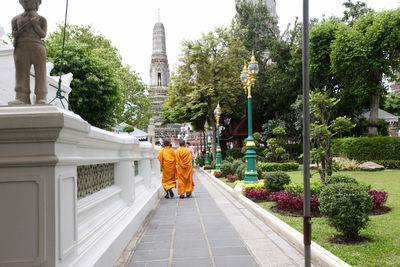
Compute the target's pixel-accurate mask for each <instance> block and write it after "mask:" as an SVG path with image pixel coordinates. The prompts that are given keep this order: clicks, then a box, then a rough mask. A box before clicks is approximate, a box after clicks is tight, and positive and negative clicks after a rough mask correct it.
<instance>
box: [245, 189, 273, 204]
mask: <svg viewBox="0 0 400 267" xmlns="http://www.w3.org/2000/svg"><path fill="white" fill-rule="evenodd" d="M246 197H247V198H249V199H251V200H253V201H254V202H263V201H268V192H267V190H265V189H246Z"/></svg>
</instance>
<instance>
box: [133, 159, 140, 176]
mask: <svg viewBox="0 0 400 267" xmlns="http://www.w3.org/2000/svg"><path fill="white" fill-rule="evenodd" d="M134 165H135V176H138V175H139V161H137V160H135V162H134Z"/></svg>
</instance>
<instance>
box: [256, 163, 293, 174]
mask: <svg viewBox="0 0 400 267" xmlns="http://www.w3.org/2000/svg"><path fill="white" fill-rule="evenodd" d="M257 166H259V167H260V168H261V170H262V171H263V172H275V171H297V170H298V169H299V164H298V163H297V162H284V163H277V162H260V163H258V164H257Z"/></svg>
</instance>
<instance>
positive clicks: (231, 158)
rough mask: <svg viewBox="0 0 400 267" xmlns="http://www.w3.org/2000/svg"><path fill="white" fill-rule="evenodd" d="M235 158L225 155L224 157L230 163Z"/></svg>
mask: <svg viewBox="0 0 400 267" xmlns="http://www.w3.org/2000/svg"><path fill="white" fill-rule="evenodd" d="M234 160H235V159H234V158H233V157H232V156H229V157H226V159H224V161H228V162H230V163H232V162H233V161H234Z"/></svg>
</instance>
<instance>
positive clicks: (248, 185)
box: [235, 180, 264, 195]
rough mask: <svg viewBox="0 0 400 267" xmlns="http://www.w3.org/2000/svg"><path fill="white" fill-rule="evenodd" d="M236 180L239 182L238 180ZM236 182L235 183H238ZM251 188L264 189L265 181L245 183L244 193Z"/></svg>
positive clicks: (243, 186)
mask: <svg viewBox="0 0 400 267" xmlns="http://www.w3.org/2000/svg"><path fill="white" fill-rule="evenodd" d="M236 182H238V181H237V180H236ZM236 182H235V184H236ZM251 189H264V184H263V183H255V184H243V185H242V193H243V195H246V193H247V191H249V190H251Z"/></svg>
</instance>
